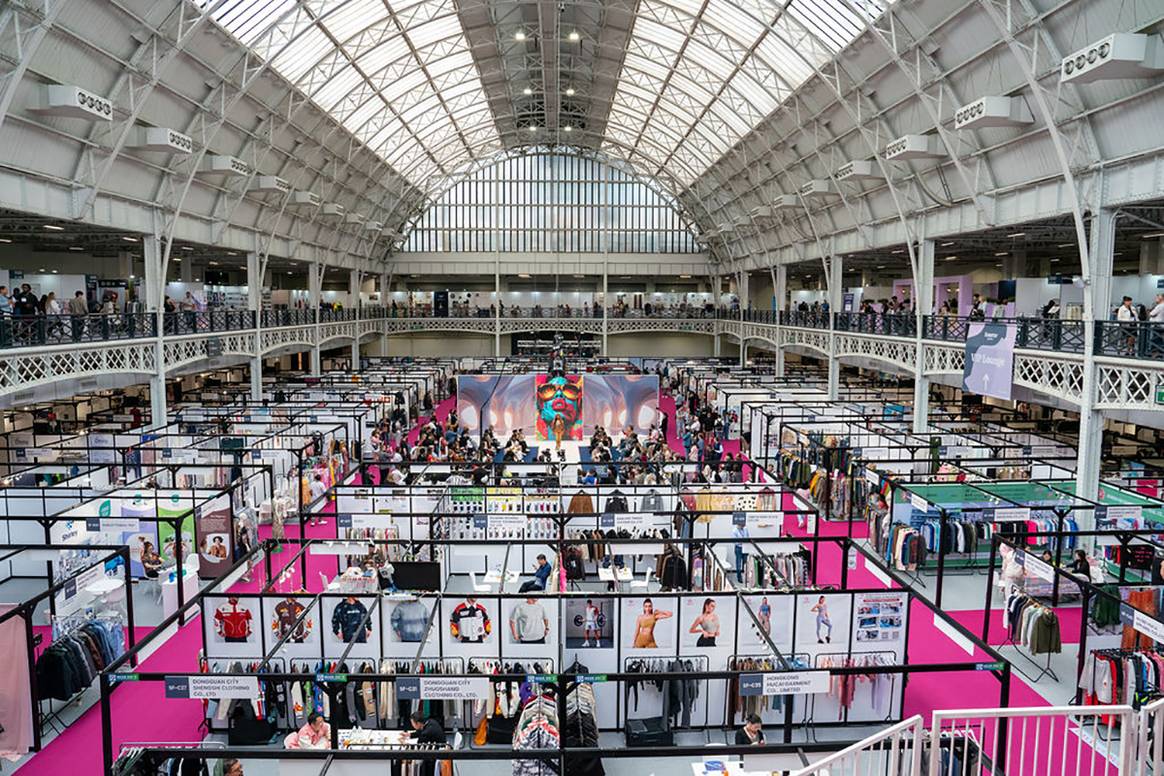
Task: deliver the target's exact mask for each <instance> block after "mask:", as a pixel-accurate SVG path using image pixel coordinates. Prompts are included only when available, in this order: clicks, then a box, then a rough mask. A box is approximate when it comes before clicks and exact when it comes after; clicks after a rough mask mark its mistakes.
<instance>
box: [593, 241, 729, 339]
mask: <svg viewBox="0 0 1164 776" xmlns="http://www.w3.org/2000/svg"><path fill="white" fill-rule="evenodd" d="M609 269H610V260H609V258H608V257H607V256H603V257H602V355H604V356H605V355H607V354H608V353H609V352H610V350H609V349H608V348H607V342H608V339H607V338H608V337H609V335H610V324H609V321H610V283H609V282H608V281H609V280H610V272H609ZM717 342H718V339H717ZM716 355H719V354H718V353H716Z"/></svg>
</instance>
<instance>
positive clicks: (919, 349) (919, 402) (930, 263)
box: [913, 240, 934, 434]
mask: <svg viewBox="0 0 1164 776" xmlns="http://www.w3.org/2000/svg"><path fill="white" fill-rule="evenodd" d="M913 301H914V314H915V315H916V317H917V325H916V327H915V328H916V329H917V332H916V335H915V336H916V340H915V342H914V344H915V347H916V353H917V355H916V360H915V363H914V374H913V431H914V433H915V434H921V433H924V432H925V431H926V429H927V427H928V426H929V416H930V381H929V378H927V377H926V376H925V371H926V369H925V367H926V354H925V345H924V344H923V342H922V323H923V317H924V316H926V315H929V314H930V313H931V312H932V311H933V309H934V241H933V240H922V241H921V242H920V243H919V244H918V247H917V274H916V275H914V278H913Z"/></svg>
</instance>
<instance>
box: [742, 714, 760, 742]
mask: <svg viewBox="0 0 1164 776" xmlns="http://www.w3.org/2000/svg"><path fill="white" fill-rule="evenodd" d="M761 725H762V723H761V722H760V717H759V715H757V714H749V715H748V716H747V717H745V718H744V726H743V727H742V728H740V729H739V730H737V731H736V746H763V745H764V743H765V741H764V731H763V730H762V729H761Z"/></svg>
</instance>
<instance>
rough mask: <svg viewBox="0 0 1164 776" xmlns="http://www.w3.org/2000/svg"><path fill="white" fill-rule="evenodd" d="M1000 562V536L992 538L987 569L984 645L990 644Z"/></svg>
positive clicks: (996, 535)
mask: <svg viewBox="0 0 1164 776" xmlns="http://www.w3.org/2000/svg"><path fill="white" fill-rule="evenodd" d="M997 560H998V534H993V535H991V537H990V565H989V566H988V567H987V568H986V607H985V608H984V609H983V610H982V643H983V644H989V643H990V638H989V637H990V607H991V606H992V605H993V603H994V564H995V562H997Z"/></svg>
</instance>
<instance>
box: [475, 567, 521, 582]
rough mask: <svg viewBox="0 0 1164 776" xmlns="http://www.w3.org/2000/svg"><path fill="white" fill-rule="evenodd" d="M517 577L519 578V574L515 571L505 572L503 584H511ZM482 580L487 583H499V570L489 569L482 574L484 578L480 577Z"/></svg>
mask: <svg viewBox="0 0 1164 776" xmlns="http://www.w3.org/2000/svg"><path fill="white" fill-rule="evenodd" d="M519 579H521V574H518V573H517V572H516V571H507V572H505V584H507V585H510V584H513V583H514V582H516V581H517V580H519ZM482 581H483V582H484V583H485V584H487V585H498V584H501V572H500V571H498V570H497V569H494V570H493V571H490V572H489V573H487V574H486V575H485V576H484V578H483V579H482Z"/></svg>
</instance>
